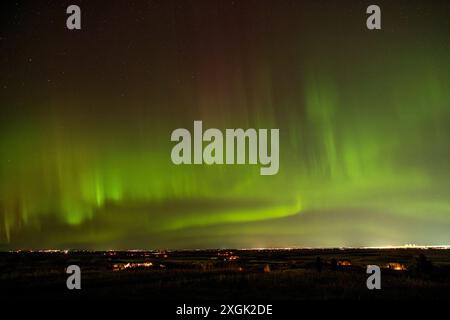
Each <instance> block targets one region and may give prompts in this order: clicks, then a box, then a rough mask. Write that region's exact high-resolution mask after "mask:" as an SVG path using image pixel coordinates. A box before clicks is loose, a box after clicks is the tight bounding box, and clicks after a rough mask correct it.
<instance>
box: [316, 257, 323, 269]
mask: <svg viewBox="0 0 450 320" xmlns="http://www.w3.org/2000/svg"><path fill="white" fill-rule="evenodd" d="M322 268H323V262H322V259H321V258H320V257H317V258H316V270H317V271H319V272H321V271H322Z"/></svg>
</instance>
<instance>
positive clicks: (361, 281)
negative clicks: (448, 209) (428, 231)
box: [0, 249, 450, 301]
mask: <svg viewBox="0 0 450 320" xmlns="http://www.w3.org/2000/svg"><path fill="white" fill-rule="evenodd" d="M73 264H75V265H78V266H80V268H81V271H82V276H81V283H82V284H81V286H82V289H81V290H68V289H67V288H66V279H67V277H68V275H67V274H66V273H65V268H66V267H67V266H69V265H73ZM368 264H376V265H379V266H380V267H381V268H382V276H381V285H382V289H381V290H368V289H367V287H366V279H367V277H368V275H367V274H366V265H368ZM0 289H1V290H0V298H2V299H5V298H7V299H23V298H30V299H50V298H51V299H67V298H70V299H73V298H75V297H79V298H88V299H110V298H113V299H116V298H117V299H119V298H120V299H124V298H125V299H153V300H155V299H156V300H158V299H160V300H178V301H213V300H216V301H217V300H220V301H226V300H236V299H239V300H241V301H246V300H249V301H250V300H253V301H254V300H264V301H278V300H293V299H314V300H324V299H369V298H370V299H373V298H377V299H450V250H438V249H426V250H425V249H383V250H380V249H345V250H339V249H324V250H318V249H311V250H307V249H298V250H297V249H296V250H202V251H145V252H143V251H126V252H119V251H108V252H79V251H76V252H28V251H26V252H25V251H23V252H8V253H6V252H3V253H0Z"/></svg>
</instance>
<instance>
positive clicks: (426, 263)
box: [416, 253, 433, 273]
mask: <svg viewBox="0 0 450 320" xmlns="http://www.w3.org/2000/svg"><path fill="white" fill-rule="evenodd" d="M416 269H417V271H418V272H421V273H430V272H431V271H432V270H433V264H432V262H431V261H430V260H428V259H427V257H426V256H425V255H424V254H423V253H421V254H420V255H419V257H418V258H417V259H416Z"/></svg>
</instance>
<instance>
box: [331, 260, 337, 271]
mask: <svg viewBox="0 0 450 320" xmlns="http://www.w3.org/2000/svg"><path fill="white" fill-rule="evenodd" d="M330 267H331V270H333V271H334V270H337V268H338V265H337V261H336V259H335V258H333V259H331V261H330Z"/></svg>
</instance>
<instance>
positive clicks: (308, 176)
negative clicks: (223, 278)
mask: <svg viewBox="0 0 450 320" xmlns="http://www.w3.org/2000/svg"><path fill="white" fill-rule="evenodd" d="M70 4H77V5H79V6H80V7H81V11H82V30H79V31H69V30H67V29H66V18H67V16H68V15H67V14H66V8H67V6H68V5H70ZM370 4H378V5H379V6H380V7H381V10H382V30H374V31H369V30H367V28H366V18H367V15H366V13H365V11H366V8H367V6H368V5H370ZM0 12H1V20H0V23H1V24H0V249H3V250H7V249H15V248H22V249H23V248H61V249H63V248H78V249H153V248H212V247H220V248H222V247H258V248H260V247H292V246H296V247H312V246H317V247H323V246H327V247H340V246H386V245H404V244H413V243H414V244H418V245H442V244H450V183H449V181H450V162H449V159H450V2H449V1H448V0H443V1H426V0H423V1H403V0H398V1H378V0H376V1H356V0H355V1H300V0H293V1H287V0H277V1H275V0H265V1H262V0H254V1H252V0H235V1H231V0H227V1H225V0H224V1H216V0H208V1H206V0H205V1H201V0H191V1H167V0H164V1H163V0H160V1H79V0H76V1H41V0H38V1H9V0H8V1H1V4H0ZM194 120H202V121H203V126H204V127H205V128H211V127H214V128H220V129H222V130H224V129H225V128H269V129H270V128H279V129H280V169H279V172H278V174H277V175H273V176H261V175H260V174H259V170H260V166H259V165H228V166H227V165H222V166H221V165H214V166H208V165H191V166H189V165H182V166H176V165H174V164H173V163H172V161H171V159H170V153H171V149H172V147H173V146H174V143H173V142H171V141H170V135H171V132H172V131H173V130H174V129H176V128H188V129H189V130H192V128H193V122H194Z"/></svg>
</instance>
